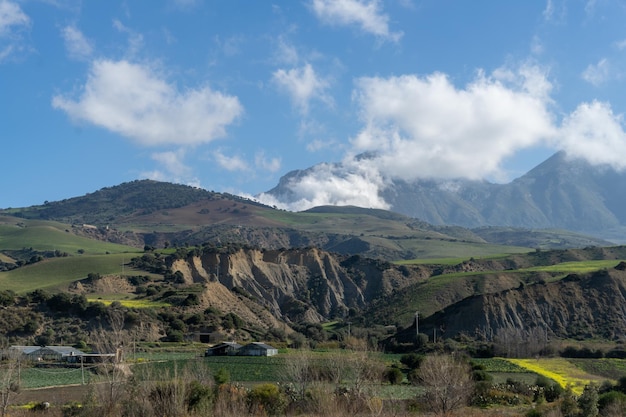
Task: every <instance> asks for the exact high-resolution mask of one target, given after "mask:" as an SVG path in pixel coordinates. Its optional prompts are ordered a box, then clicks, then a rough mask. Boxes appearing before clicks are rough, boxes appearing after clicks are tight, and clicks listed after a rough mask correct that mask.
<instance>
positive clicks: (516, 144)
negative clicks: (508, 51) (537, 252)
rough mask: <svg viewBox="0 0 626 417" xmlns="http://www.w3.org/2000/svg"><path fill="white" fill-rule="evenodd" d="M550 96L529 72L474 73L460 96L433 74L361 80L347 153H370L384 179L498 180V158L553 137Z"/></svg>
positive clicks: (538, 73) (538, 76) (537, 73)
mask: <svg viewBox="0 0 626 417" xmlns="http://www.w3.org/2000/svg"><path fill="white" fill-rule="evenodd" d="M550 88H551V85H550V83H549V82H548V81H547V79H546V78H545V76H544V75H543V74H542V72H541V71H540V70H539V69H537V68H533V67H522V68H521V69H519V70H518V71H515V72H513V71H510V70H499V71H496V72H494V74H493V75H492V76H491V77H486V76H485V75H484V74H482V73H479V74H478V76H477V78H476V79H475V80H474V81H473V82H472V83H470V84H469V85H467V86H466V87H465V88H463V89H458V88H456V87H455V86H454V85H453V84H452V83H451V82H450V80H449V79H448V78H447V76H446V75H444V74H441V73H434V74H431V75H429V76H427V77H418V76H415V75H406V76H401V77H390V78H377V77H374V78H361V79H360V80H358V82H357V89H356V91H355V95H354V97H355V100H356V102H357V104H358V105H359V107H360V108H361V112H362V117H363V121H364V124H365V127H364V128H363V129H362V130H361V132H359V134H358V135H357V136H356V137H355V138H353V140H352V144H353V146H354V150H353V152H354V153H360V152H364V151H370V152H374V153H375V154H376V155H378V157H377V158H376V159H375V160H376V163H377V165H378V167H377V168H378V169H379V170H380V171H381V172H382V173H383V174H384V175H385V176H390V177H395V178H402V179H405V180H412V179H415V178H418V177H437V178H456V177H465V178H474V179H478V178H485V177H487V176H492V175H498V174H499V173H500V172H501V170H502V167H501V164H502V162H503V161H504V159H505V158H507V157H509V156H511V155H513V154H514V153H515V152H516V151H518V150H520V149H524V148H527V147H530V146H533V145H536V144H537V143H539V142H540V141H542V140H545V139H547V138H550V137H552V136H553V135H554V134H555V132H554V128H553V125H552V115H551V114H550V112H549V110H548V106H549V104H550V100H549V98H548V95H547V93H548V92H549V90H550Z"/></svg>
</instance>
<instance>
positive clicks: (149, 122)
mask: <svg viewBox="0 0 626 417" xmlns="http://www.w3.org/2000/svg"><path fill="white" fill-rule="evenodd" d="M625 21H626V6H625V4H624V3H623V2H622V1H613V0H588V1H583V0H579V1H575V0H572V1H564V0H548V1H518V2H503V1H495V0H493V1H481V2H469V1H460V0H457V1H447V0H423V1H422V0H276V1H270V0H267V1H265V0H162V1H158V0H149V1H148V0H125V1H116V0H106V1H104V0H83V1H81V0H0V140H1V143H2V148H1V149H2V156H3V158H2V174H3V175H2V178H3V179H2V193H1V194H0V207H2V208H6V207H22V206H29V205H34V204H42V203H43V202H44V201H46V200H48V201H56V200H62V199H64V198H71V197H75V196H80V195H84V194H86V193H89V192H93V191H96V190H98V189H100V188H102V187H108V186H113V185H117V184H119V183H122V182H126V181H132V180H135V179H143V178H151V179H157V180H162V181H171V182H176V183H183V184H190V185H195V186H199V187H202V188H205V189H208V190H214V191H220V192H231V193H236V194H242V195H249V196H250V195H256V194H258V193H261V192H263V191H267V190H269V189H270V188H272V187H274V186H275V185H276V184H277V182H278V180H279V178H280V177H281V176H282V175H284V174H285V173H287V172H289V171H291V170H294V169H304V168H308V167H311V166H313V165H316V164H321V163H324V162H326V163H334V162H341V163H342V167H343V168H342V169H343V172H342V173H341V175H339V173H338V172H336V170H335V169H334V168H332V166H330V165H328V164H326V165H325V164H322V165H318V167H319V168H318V169H316V170H313V172H312V173H311V174H310V175H309V176H307V177H306V178H302V179H301V180H300V181H299V182H298V183H294V184H292V185H293V189H294V192H295V194H296V196H297V198H296V200H297V201H296V202H295V203H294V202H293V201H292V202H291V203H290V204H286V203H281V202H280V201H276V200H272V199H271V198H269V197H268V196H264V197H263V198H264V201H266V202H268V203H270V204H276V205H278V206H281V207H285V208H290V209H302V208H307V207H310V206H312V205H317V204H328V203H331V204H358V205H363V206H371V207H382V208H385V207H386V204H385V202H384V201H381V200H380V199H379V197H378V191H379V190H380V189H381V188H382V187H384V186H385V184H387V183H388V181H389V180H390V179H393V178H400V179H405V180H412V179H416V178H422V177H432V178H444V179H445V178H472V179H488V180H490V181H498V182H504V181H508V180H511V179H513V178H515V177H517V176H519V175H521V174H523V173H524V172H526V171H527V170H529V169H531V168H532V167H533V166H535V165H536V164H538V163H539V162H541V161H543V160H544V159H546V158H547V157H548V156H550V155H551V154H552V153H554V152H555V151H557V150H565V151H566V152H567V153H568V155H570V156H571V157H578V158H586V159H588V160H589V161H590V162H592V163H594V164H599V165H608V166H610V167H612V168H614V169H619V170H621V169H623V168H624V166H625V165H626V133H625V130H624V121H623V116H622V115H623V113H624V112H626V95H625V94H624V91H625V90H624V87H625V86H626V84H625V82H626V25H624V23H623V22H625ZM363 152H371V153H372V154H373V155H375V157H373V158H371V159H368V160H367V161H363V160H362V159H358V158H355V156H356V155H359V154H361V153H363Z"/></svg>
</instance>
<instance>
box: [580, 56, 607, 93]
mask: <svg viewBox="0 0 626 417" xmlns="http://www.w3.org/2000/svg"><path fill="white" fill-rule="evenodd" d="M582 77H583V80H585V81H587V82H588V83H591V84H592V85H594V86H596V87H597V86H599V85H600V84H603V83H605V82H606V81H608V80H609V78H610V77H611V67H610V64H609V61H608V60H607V59H606V58H603V59H601V60H600V61H598V63H597V64H595V65H592V64H590V65H589V66H588V67H587V68H586V69H585V71H583V73H582Z"/></svg>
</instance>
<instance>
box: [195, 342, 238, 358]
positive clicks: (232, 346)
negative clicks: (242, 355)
mask: <svg viewBox="0 0 626 417" xmlns="http://www.w3.org/2000/svg"><path fill="white" fill-rule="evenodd" d="M239 349H241V345H240V344H239V343H235V342H224V343H220V344H219V345H215V346H213V347H210V348H208V349H207V350H206V351H205V352H204V356H234V355H237V354H238V352H239Z"/></svg>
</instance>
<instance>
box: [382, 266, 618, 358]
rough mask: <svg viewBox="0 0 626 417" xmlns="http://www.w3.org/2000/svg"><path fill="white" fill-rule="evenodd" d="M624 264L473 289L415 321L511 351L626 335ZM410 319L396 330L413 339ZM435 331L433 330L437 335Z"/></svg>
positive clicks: (428, 330)
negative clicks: (552, 278)
mask: <svg viewBox="0 0 626 417" xmlns="http://www.w3.org/2000/svg"><path fill="white" fill-rule="evenodd" d="M625 269H626V264H625V263H624V262H620V263H616V266H615V267H613V268H607V269H601V270H598V271H594V272H590V273H585V274H569V275H568V276H566V277H565V278H563V279H560V280H557V281H552V282H546V281H544V280H540V281H537V282H534V283H530V284H529V285H523V284H520V285H517V286H516V287H511V288H500V289H498V290H497V291H491V292H486V293H474V294H472V295H469V296H467V297H466V298H463V299H462V300H460V301H458V302H455V303H452V304H450V305H448V306H446V307H445V308H444V309H442V310H440V311H438V312H436V313H435V314H432V315H430V316H428V317H424V318H423V319H421V320H420V321H419V332H420V333H424V334H427V335H429V336H430V337H431V338H432V337H440V338H446V339H447V338H458V337H459V336H461V335H466V336H471V337H473V338H477V339H479V340H483V341H486V342H495V343H496V344H497V345H499V346H501V347H504V348H505V349H506V350H511V351H505V352H498V354H505V355H509V356H526V355H529V354H536V353H538V351H539V350H541V348H542V347H544V346H545V345H546V344H547V342H548V340H551V339H554V338H557V339H575V340H588V339H598V340H621V339H623V338H624V336H626V321H625V318H626V271H625ZM415 334H416V329H415V321H413V325H412V326H409V327H407V328H406V329H404V330H402V331H400V332H399V333H398V334H396V335H395V336H394V338H393V339H394V342H395V343H413V342H414V340H415V337H416V336H415ZM435 335H436V336H435Z"/></svg>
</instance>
